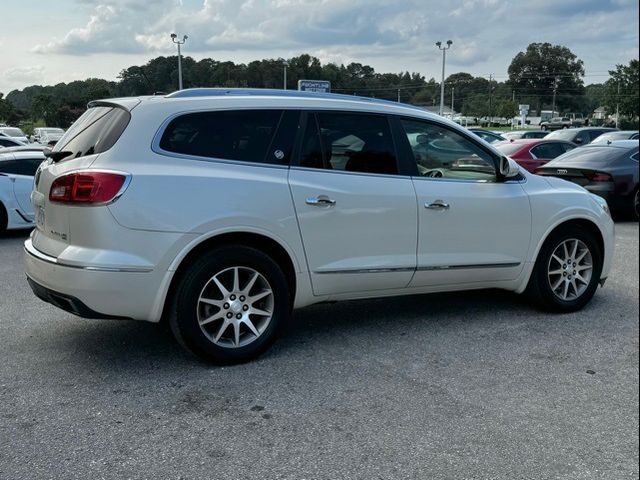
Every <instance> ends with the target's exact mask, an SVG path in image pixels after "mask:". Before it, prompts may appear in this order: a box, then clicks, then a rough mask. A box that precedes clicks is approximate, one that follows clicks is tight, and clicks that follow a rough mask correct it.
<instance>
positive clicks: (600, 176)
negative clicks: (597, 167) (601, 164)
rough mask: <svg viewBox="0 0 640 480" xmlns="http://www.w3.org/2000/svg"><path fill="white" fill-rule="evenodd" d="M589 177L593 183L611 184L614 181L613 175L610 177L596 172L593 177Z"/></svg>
mask: <svg viewBox="0 0 640 480" xmlns="http://www.w3.org/2000/svg"><path fill="white" fill-rule="evenodd" d="M587 177H588V178H589V180H591V181H592V182H611V181H613V177H612V176H611V175H609V174H608V173H600V172H594V173H592V174H591V175H587Z"/></svg>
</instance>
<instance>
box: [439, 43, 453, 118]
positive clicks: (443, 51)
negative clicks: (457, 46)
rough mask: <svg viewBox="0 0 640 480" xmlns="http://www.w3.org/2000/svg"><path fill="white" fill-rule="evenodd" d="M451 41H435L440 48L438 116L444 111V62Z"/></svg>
mask: <svg viewBox="0 0 640 480" xmlns="http://www.w3.org/2000/svg"><path fill="white" fill-rule="evenodd" d="M452 44H453V42H452V41H451V40H447V46H446V47H444V46H442V42H436V45H437V46H438V48H439V49H440V50H442V82H440V116H442V112H443V111H444V62H445V60H446V58H447V50H449V49H450V48H451V45H452Z"/></svg>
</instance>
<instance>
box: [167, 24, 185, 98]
mask: <svg viewBox="0 0 640 480" xmlns="http://www.w3.org/2000/svg"><path fill="white" fill-rule="evenodd" d="M187 38H189V37H187V36H186V35H184V36H183V37H182V40H178V35H176V34H175V33H172V34H171V41H172V42H173V43H175V44H176V45H178V90H182V54H181V53H180V45H184V44H185V42H186V41H187Z"/></svg>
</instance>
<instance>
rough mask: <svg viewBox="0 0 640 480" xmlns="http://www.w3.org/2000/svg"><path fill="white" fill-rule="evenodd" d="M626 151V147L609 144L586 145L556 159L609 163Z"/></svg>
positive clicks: (572, 161) (570, 161) (571, 161)
mask: <svg viewBox="0 0 640 480" xmlns="http://www.w3.org/2000/svg"><path fill="white" fill-rule="evenodd" d="M624 153H625V149H624V148H618V147H609V146H602V147H600V146H597V147H596V146H586V147H580V148H574V149H573V150H570V151H569V152H567V153H565V154H563V155H561V156H559V157H558V158H557V159H556V160H562V162H563V163H607V162H609V161H611V160H613V159H615V158H618V157H620V156H621V155H623V154H624Z"/></svg>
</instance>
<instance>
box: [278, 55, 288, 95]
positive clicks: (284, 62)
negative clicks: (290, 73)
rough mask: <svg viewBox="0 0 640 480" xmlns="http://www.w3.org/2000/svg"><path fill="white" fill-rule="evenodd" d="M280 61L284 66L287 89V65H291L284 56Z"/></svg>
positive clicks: (285, 87) (285, 86)
mask: <svg viewBox="0 0 640 480" xmlns="http://www.w3.org/2000/svg"><path fill="white" fill-rule="evenodd" d="M280 62H281V63H282V66H283V67H284V90H286V89H287V67H288V66H289V62H287V61H286V60H285V59H284V58H281V59H280Z"/></svg>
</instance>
